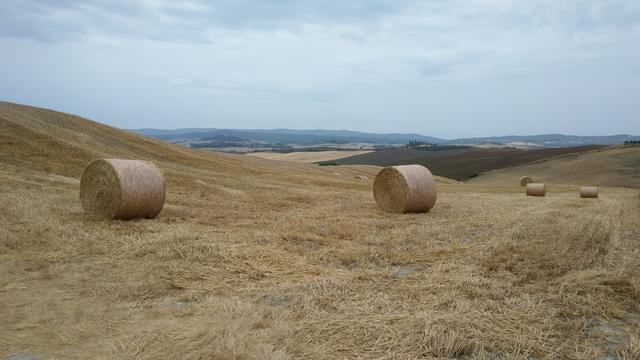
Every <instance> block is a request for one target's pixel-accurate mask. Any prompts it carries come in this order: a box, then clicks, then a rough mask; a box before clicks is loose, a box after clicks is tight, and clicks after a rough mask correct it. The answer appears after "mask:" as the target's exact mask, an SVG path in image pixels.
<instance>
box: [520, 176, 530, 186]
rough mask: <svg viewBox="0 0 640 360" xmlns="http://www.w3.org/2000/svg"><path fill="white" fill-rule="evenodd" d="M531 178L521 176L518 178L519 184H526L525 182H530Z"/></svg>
mask: <svg viewBox="0 0 640 360" xmlns="http://www.w3.org/2000/svg"><path fill="white" fill-rule="evenodd" d="M532 182H533V179H532V178H531V177H530V176H523V177H521V178H520V186H527V184H531V183H532Z"/></svg>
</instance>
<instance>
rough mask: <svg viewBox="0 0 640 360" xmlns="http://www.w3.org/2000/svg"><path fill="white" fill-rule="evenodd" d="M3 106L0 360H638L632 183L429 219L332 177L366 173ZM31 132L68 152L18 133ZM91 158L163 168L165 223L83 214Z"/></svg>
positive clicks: (480, 200)
mask: <svg viewBox="0 0 640 360" xmlns="http://www.w3.org/2000/svg"><path fill="white" fill-rule="evenodd" d="M1 105H2V104H0V128H3V127H7V124H8V123H10V124H9V126H13V125H11V124H12V123H20V126H22V127H23V128H25V129H29V132H27V133H23V132H17V131H13V130H12V132H0V304H2V306H0V323H2V325H3V326H1V327H0V356H7V355H10V354H14V353H18V352H28V353H31V354H35V355H38V356H40V357H42V358H113V359H121V358H130V359H155V358H187V359H294V358H308V359H346V358H363V359H416V358H424V359H436V358H440V359H442V358H461V359H471V358H479V359H559V358H563V359H589V358H594V359H595V358H603V357H604V356H605V355H606V356H612V357H614V358H615V357H616V356H617V357H620V358H626V359H633V358H638V357H639V356H640V340H639V339H640V328H639V327H638V322H639V320H640V315H639V314H640V309H639V308H638V301H639V300H640V293H639V289H640V280H639V279H640V277H639V276H638V275H640V274H639V272H640V263H639V259H640V254H639V252H640V247H639V246H638V244H639V242H640V230H639V229H640V216H638V214H640V198H638V196H637V191H634V190H630V189H622V188H601V189H600V198H598V199H588V200H585V199H579V198H578V196H577V195H576V194H577V193H576V192H575V189H576V188H575V187H573V186H560V185H552V186H550V187H549V189H548V195H547V197H544V198H531V197H526V196H525V195H524V193H523V189H521V188H520V186H519V185H518V184H517V183H516V184H514V186H509V187H507V186H489V185H486V186H484V185H483V186H480V185H463V184H457V183H450V184H446V183H443V182H442V181H441V182H439V183H438V191H439V193H438V202H437V203H436V206H435V207H434V208H433V209H432V210H431V211H430V212H429V213H426V214H409V215H400V214H387V213H384V212H381V211H379V210H378V209H377V208H376V206H375V203H374V201H373V197H372V194H371V181H370V180H369V181H362V180H357V179H353V178H352V175H351V173H349V176H347V175H342V174H341V175H335V174H333V172H340V171H342V172H352V171H353V172H354V174H356V173H359V172H362V171H364V170H363V169H362V168H344V170H343V167H336V168H333V169H329V170H327V169H324V168H323V169H319V168H318V167H316V166H312V165H305V164H295V163H277V164H274V163H273V162H267V161H264V160H261V159H256V158H250V157H242V156H220V155H216V154H210V153H207V152H197V151H193V150H190V149H183V148H179V147H177V146H173V145H168V144H163V143H159V142H156V141H153V140H146V139H143V138H140V137H137V136H135V135H131V134H122V133H121V132H119V131H117V130H114V129H110V128H106V127H101V126H100V125H97V124H95V125H92V124H85V123H84V122H82V121H81V120H77V121H78V124H79V125H78V126H79V127H74V126H75V125H71V124H67V123H66V122H64V121H63V120H64V119H67V117H66V115H64V114H56V113H49V112H46V111H44V110H38V111H37V110H34V109H32V108H22V107H17V106H15V105H4V106H7V107H11V108H12V111H11V112H9V111H8V110H6V109H4V110H2V108H1V107H2V106H1ZM3 111H4V112H3ZM7 113H9V115H10V116H11V119H12V120H11V121H9V120H6V119H7V117H9V115H8V114H7ZM23 113H25V114H26V115H24V116H23V117H20V116H22V115H20V114H23ZM30 114H34V115H33V117H32V118H29V117H28V116H27V115H29V116H31V115H30ZM47 116H48V118H47ZM47 119H49V120H47ZM72 120H73V119H72ZM72 120H69V121H70V122H71V121H72ZM74 121H75V120H74ZM85 125H86V126H85ZM58 128H59V129H58ZM67 128H72V129H71V130H65V129H67ZM45 131H46V134H45ZM69 131H70V132H69ZM94 131H95V133H93V132H94ZM33 132H37V133H38V134H40V135H38V136H49V137H50V138H51V139H50V141H53V142H54V143H57V142H60V143H61V144H62V143H64V144H66V145H60V146H59V147H52V148H50V147H51V142H50V141H49V142H46V143H40V142H38V141H35V142H31V141H29V139H28V138H23V139H17V138H15V137H19V136H25V134H28V135H29V134H32V133H33ZM67 132H69V133H67ZM76 132H80V133H88V134H90V135H88V136H89V138H87V139H85V138H83V137H82V136H78V135H74V134H76ZM29 136H31V135H29ZM94 137H95V139H94ZM92 139H93V140H92ZM47 149H49V150H47ZM89 149H91V150H89ZM91 151H93V152H91ZM23 154H26V155H23ZM34 154H43V156H44V157H45V158H46V161H44V162H46V164H45V163H44V162H43V163H41V162H40V160H38V158H37V155H34ZM70 154H71V155H70ZM94 154H108V155H110V156H123V157H139V158H143V159H147V160H152V161H155V162H156V163H158V164H159V165H160V167H161V168H162V170H163V172H164V174H165V176H166V178H167V202H166V204H165V208H164V210H163V212H162V213H161V214H160V215H159V217H158V218H157V219H155V220H134V221H126V222H123V221H98V220H93V219H91V218H89V217H87V216H85V215H84V214H83V212H82V209H81V207H80V203H79V199H78V191H79V190H78V186H79V185H78V179H79V176H80V174H81V172H82V166H83V164H84V161H85V160H87V163H88V161H89V160H90V158H91V157H92V156H94ZM67 156H71V158H72V159H77V161H67ZM366 171H371V172H375V168H371V169H369V170H366Z"/></svg>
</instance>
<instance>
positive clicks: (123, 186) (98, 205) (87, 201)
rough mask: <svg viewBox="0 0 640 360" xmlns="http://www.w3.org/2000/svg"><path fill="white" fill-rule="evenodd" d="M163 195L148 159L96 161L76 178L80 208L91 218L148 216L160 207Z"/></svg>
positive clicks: (161, 184) (160, 179) (161, 181)
mask: <svg viewBox="0 0 640 360" xmlns="http://www.w3.org/2000/svg"><path fill="white" fill-rule="evenodd" d="M164 198H165V184H164V177H163V176H162V172H161V171H160V169H159V168H158V167H157V166H156V165H155V164H154V163H152V162H149V161H143V160H122V159H102V160H96V161H94V162H93V163H91V164H90V165H89V166H87V168H86V169H85V170H84V172H83V174H82V179H81V180H80V200H81V202H82V208H83V209H84V211H85V212H86V213H87V214H89V215H91V216H94V217H100V218H107V219H121V220H127V219H133V218H148V219H152V218H155V217H156V216H157V215H158V214H159V213H160V211H161V210H162V206H163V205H164Z"/></svg>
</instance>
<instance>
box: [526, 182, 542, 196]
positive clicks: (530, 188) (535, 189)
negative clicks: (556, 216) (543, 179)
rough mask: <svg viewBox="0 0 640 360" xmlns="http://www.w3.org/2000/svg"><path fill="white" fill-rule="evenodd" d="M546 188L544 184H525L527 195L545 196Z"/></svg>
mask: <svg viewBox="0 0 640 360" xmlns="http://www.w3.org/2000/svg"><path fill="white" fill-rule="evenodd" d="M546 194H547V189H546V186H545V185H544V184H534V183H532V184H527V196H545V195H546Z"/></svg>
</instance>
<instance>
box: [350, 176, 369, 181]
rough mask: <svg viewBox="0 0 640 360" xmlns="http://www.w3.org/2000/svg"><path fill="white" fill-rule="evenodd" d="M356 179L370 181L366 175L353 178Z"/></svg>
mask: <svg viewBox="0 0 640 360" xmlns="http://www.w3.org/2000/svg"><path fill="white" fill-rule="evenodd" d="M353 178H354V179H358V180H368V179H369V178H368V177H366V176H364V175H356V176H354V177H353Z"/></svg>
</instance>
